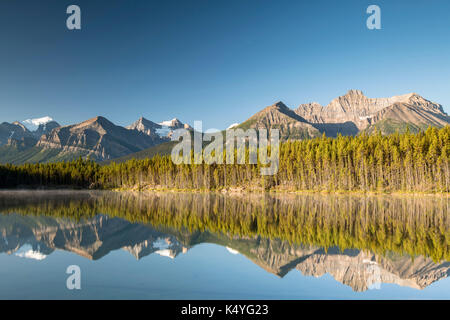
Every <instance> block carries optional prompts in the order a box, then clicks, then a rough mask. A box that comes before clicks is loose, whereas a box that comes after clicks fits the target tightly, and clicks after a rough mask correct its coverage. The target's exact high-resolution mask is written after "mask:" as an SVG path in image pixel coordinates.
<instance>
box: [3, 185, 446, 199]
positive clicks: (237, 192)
mask: <svg viewBox="0 0 450 320" xmlns="http://www.w3.org/2000/svg"><path fill="white" fill-rule="evenodd" d="M26 192H37V193H47V192H58V193H71V192H73V193H78V192H80V193H84V192H117V193H136V194H142V195H145V194H157V193H180V194H183V193H191V194H220V195H227V196H246V195H272V196H277V195H280V196H281V195H316V196H369V197H373V196H395V197H400V196H407V197H415V196H420V197H436V198H448V197H450V192H417V191H394V192H383V191H362V190H354V191H348V190H343V191H327V190H261V189H244V188H228V189H220V190H207V189H176V188H137V187H135V188H113V189H89V188H70V187H46V188H42V187H40V188H16V189H0V195H1V194H5V193H26Z"/></svg>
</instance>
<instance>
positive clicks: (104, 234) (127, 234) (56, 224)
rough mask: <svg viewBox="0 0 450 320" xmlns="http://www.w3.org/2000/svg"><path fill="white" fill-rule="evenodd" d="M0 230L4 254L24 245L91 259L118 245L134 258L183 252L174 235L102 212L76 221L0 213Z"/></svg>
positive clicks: (1, 246) (40, 250)
mask: <svg viewBox="0 0 450 320" xmlns="http://www.w3.org/2000/svg"><path fill="white" fill-rule="evenodd" d="M0 233H1V235H2V236H1V237H0V252H6V253H8V254H12V253H16V251H17V250H19V249H20V248H21V247H22V246H24V245H30V246H31V248H32V250H33V252H36V253H38V252H39V253H42V254H45V255H48V254H50V253H52V252H53V251H54V250H56V249H60V250H65V251H70V252H73V253H76V254H78V255H80V256H83V257H85V258H88V259H93V260H97V259H100V258H102V257H103V256H105V255H107V254H108V253H109V252H111V251H113V250H117V249H121V248H123V249H125V250H127V251H129V252H130V253H131V254H132V255H133V256H135V257H136V258H137V259H140V258H142V257H144V256H146V255H149V254H151V253H154V252H156V253H159V254H163V255H166V256H169V257H172V258H173V257H175V256H176V255H177V254H178V253H180V252H182V251H183V247H182V246H181V245H180V243H179V242H178V241H177V240H176V238H175V237H174V236H170V235H167V234H164V233H161V232H158V231H156V230H155V229H153V228H151V227H150V226H144V225H140V224H132V223H129V222H127V221H126V220H122V219H119V218H108V217H107V216H103V215H99V216H96V217H94V218H92V219H89V220H85V221H80V222H75V221H71V220H67V219H52V218H42V217H23V216H18V215H8V216H0Z"/></svg>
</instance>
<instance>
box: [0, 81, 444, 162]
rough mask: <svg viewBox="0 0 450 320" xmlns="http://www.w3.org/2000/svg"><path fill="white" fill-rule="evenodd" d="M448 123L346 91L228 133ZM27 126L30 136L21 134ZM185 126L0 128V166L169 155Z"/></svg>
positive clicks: (43, 123) (405, 100)
mask: <svg viewBox="0 0 450 320" xmlns="http://www.w3.org/2000/svg"><path fill="white" fill-rule="evenodd" d="M448 124H450V117H449V116H448V115H447V114H446V113H445V112H444V109H443V107H442V105H440V104H437V103H434V102H431V101H429V100H427V99H425V98H423V97H421V96H420V95H418V94H416V93H410V94H405V95H399V96H394V97H390V98H368V97H366V96H365V95H364V94H363V92H362V91H360V90H350V91H348V92H347V93H346V94H345V95H343V96H340V97H338V98H336V99H333V100H332V101H331V102H330V103H329V104H328V105H327V106H321V105H320V104H318V103H316V102H313V103H307V104H301V105H300V106H298V107H297V108H296V109H291V108H289V107H287V106H286V105H285V104H284V103H283V102H281V101H279V102H277V103H275V104H273V105H271V106H268V107H266V108H264V109H262V110H261V111H259V112H258V113H256V114H254V115H253V116H252V117H250V118H249V119H247V120H246V121H244V122H242V123H236V124H233V125H232V126H231V127H232V128H234V129H235V128H240V129H244V130H246V129H250V128H255V129H258V128H265V129H270V128H277V129H279V130H280V138H281V139H282V140H295V139H309V138H314V137H318V136H320V135H322V134H326V135H327V136H330V137H335V136H337V135H338V134H342V135H357V134H359V133H362V132H365V133H368V134H371V133H373V132H375V131H378V132H381V133H382V134H390V133H394V132H397V131H398V132H404V131H406V130H407V129H408V130H410V131H411V132H418V131H419V130H425V129H426V128H427V127H429V126H434V127H438V128H439V127H443V126H446V125H448ZM27 126H28V127H30V126H32V127H33V130H30V129H29V128H27ZM180 128H185V129H188V130H192V127H191V126H189V125H188V124H184V123H182V122H181V121H180V120H178V119H176V118H175V119H172V120H169V121H163V122H160V123H156V122H153V121H151V120H148V119H145V118H144V117H141V118H139V119H138V120H137V121H136V122H134V123H133V124H131V125H129V126H127V127H121V126H118V125H115V124H114V123H112V122H111V121H109V120H108V119H106V118H104V117H101V116H98V117H95V118H93V119H89V120H86V121H84V122H81V123H78V124H74V125H68V126H60V125H59V124H58V123H57V122H55V121H53V119H51V118H50V117H44V118H39V119H31V120H25V121H23V122H22V123H21V122H13V123H7V122H4V123H2V124H0V163H14V164H21V163H29V162H53V161H61V160H71V159H75V158H77V157H80V156H81V157H90V158H91V159H93V160H96V161H105V160H109V161H111V160H112V159H119V160H118V161H120V160H121V159H129V158H133V157H136V158H145V157H151V156H153V155H155V154H156V153H162V154H167V153H170V150H171V147H172V146H173V143H171V142H170V137H171V135H172V132H173V131H174V130H176V129H180Z"/></svg>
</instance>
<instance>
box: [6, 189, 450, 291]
mask: <svg viewBox="0 0 450 320" xmlns="http://www.w3.org/2000/svg"><path fill="white" fill-rule="evenodd" d="M449 205H450V198H448V197H443V196H442V197H439V196H364V195H358V196H356V195H314V194H305V195H289V194H284V195H276V194H261V195H251V194H244V195H222V194H214V193H205V194H203V193H154V194H150V193H146V194H139V193H119V192H100V191H92V192H91V191H34V192H28V191H2V192H0V299H450V279H449V278H448V275H449V274H450V216H449V214H448V212H449V211H448V210H449ZM69 266H77V267H79V271H80V286H81V288H80V289H79V290H78V289H74V290H69V289H68V286H67V279H68V278H69V277H70V276H71V274H68V273H66V271H67V268H68V267H69Z"/></svg>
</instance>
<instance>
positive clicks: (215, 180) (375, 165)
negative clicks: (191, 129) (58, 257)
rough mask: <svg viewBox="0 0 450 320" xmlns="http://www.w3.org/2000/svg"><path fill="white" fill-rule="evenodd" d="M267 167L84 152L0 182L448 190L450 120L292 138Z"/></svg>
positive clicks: (8, 170)
mask: <svg viewBox="0 0 450 320" xmlns="http://www.w3.org/2000/svg"><path fill="white" fill-rule="evenodd" d="M224 156H225V155H224ZM260 168H261V165H260V164H233V165H230V164H213V165H208V164H200V165H195V164H181V165H176V164H174V163H173V162H172V160H171V157H170V155H167V156H160V155H157V156H155V157H153V158H151V159H145V160H129V161H127V162H124V163H115V162H112V163H109V164H107V165H101V164H98V163H95V162H94V161H90V160H83V159H81V158H80V159H78V160H76V161H71V162H58V163H46V164H24V165H19V166H14V165H2V166H0V187H1V188H26V187H32V188H39V187H44V188H45V187H49V188H57V187H68V188H89V189H115V188H124V189H137V190H146V189H178V190H180V189H181V190H223V189H233V188H237V189H239V190H254V191H255V190H260V191H264V190H266V191H328V192H336V191H338V192H340V191H362V192H430V193H445V192H449V191H450V126H446V127H444V128H442V129H437V128H432V127H430V128H428V129H427V130H426V131H425V132H419V133H417V134H411V133H409V132H408V131H407V132H406V133H403V134H399V133H396V134H391V135H386V136H383V135H381V134H379V133H377V134H372V135H367V134H361V135H358V136H355V137H352V136H338V137H337V138H329V137H326V136H322V137H319V138H315V139H309V140H301V141H287V142H284V143H282V144H281V146H280V160H279V170H278V172H277V174H276V175H274V176H261V175H260Z"/></svg>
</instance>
